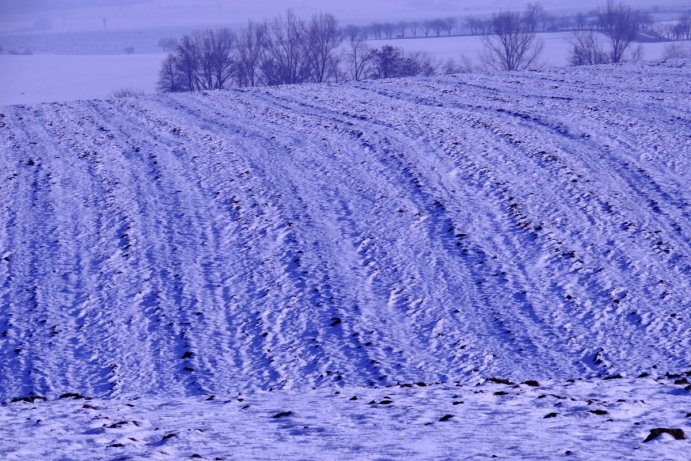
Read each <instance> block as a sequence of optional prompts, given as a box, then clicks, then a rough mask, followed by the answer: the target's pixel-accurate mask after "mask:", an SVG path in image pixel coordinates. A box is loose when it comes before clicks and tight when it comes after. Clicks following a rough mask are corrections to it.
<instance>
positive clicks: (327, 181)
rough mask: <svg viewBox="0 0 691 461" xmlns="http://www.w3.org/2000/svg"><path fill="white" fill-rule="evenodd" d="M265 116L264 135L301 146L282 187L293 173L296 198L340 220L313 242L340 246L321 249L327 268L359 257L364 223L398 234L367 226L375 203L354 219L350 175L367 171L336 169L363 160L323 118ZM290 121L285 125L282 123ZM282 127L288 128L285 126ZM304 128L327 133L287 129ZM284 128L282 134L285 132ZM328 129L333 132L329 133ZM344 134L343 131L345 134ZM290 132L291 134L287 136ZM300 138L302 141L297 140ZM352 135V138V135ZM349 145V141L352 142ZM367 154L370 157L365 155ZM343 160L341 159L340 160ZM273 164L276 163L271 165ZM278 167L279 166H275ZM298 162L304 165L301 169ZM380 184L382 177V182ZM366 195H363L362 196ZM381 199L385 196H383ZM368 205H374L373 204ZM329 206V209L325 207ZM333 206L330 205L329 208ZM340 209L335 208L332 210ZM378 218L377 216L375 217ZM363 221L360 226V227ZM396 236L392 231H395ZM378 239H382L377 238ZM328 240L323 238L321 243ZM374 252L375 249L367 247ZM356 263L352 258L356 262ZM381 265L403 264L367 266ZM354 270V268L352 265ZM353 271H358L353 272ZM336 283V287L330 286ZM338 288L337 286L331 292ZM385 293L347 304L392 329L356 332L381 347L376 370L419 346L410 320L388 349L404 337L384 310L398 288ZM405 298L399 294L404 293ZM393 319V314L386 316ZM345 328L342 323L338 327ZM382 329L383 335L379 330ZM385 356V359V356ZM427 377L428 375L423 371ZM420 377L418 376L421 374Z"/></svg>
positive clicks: (339, 272)
mask: <svg viewBox="0 0 691 461" xmlns="http://www.w3.org/2000/svg"><path fill="white" fill-rule="evenodd" d="M260 106H261V103H260V102H259V101H252V107H260ZM262 111H268V112H262V113H263V114H264V115H266V114H267V113H268V114H270V116H268V117H266V119H267V120H270V121H271V122H266V123H264V124H261V127H260V128H259V131H260V133H269V134H271V135H272V137H276V138H277V139H283V141H282V142H283V143H284V144H285V145H294V146H297V148H294V149H290V151H289V152H288V154H287V155H285V156H283V157H282V158H283V159H288V162H284V166H283V167H282V168H273V171H275V172H278V173H280V174H278V175H277V174H274V176H275V179H274V181H276V182H277V183H280V182H281V177H280V176H284V175H286V173H288V172H290V173H289V174H290V176H291V177H293V178H294V179H293V180H292V186H290V187H291V188H293V187H295V186H297V187H299V188H301V189H303V190H304V191H305V192H303V193H301V194H295V196H297V197H307V198H310V197H318V198H319V200H318V202H317V203H314V204H311V205H309V206H310V207H312V208H314V207H319V208H320V210H319V211H318V214H319V215H320V216H329V215H333V214H334V212H335V213H336V217H335V218H332V219H330V220H325V219H323V218H322V219H321V220H320V221H322V222H323V225H322V226H321V227H323V228H324V229H318V230H317V233H315V236H314V238H316V237H318V235H319V234H320V233H322V234H324V233H325V234H326V235H329V236H331V238H329V239H326V241H327V242H331V243H332V246H337V247H338V249H337V250H335V251H334V250H333V249H332V248H330V247H328V246H322V247H323V248H321V249H320V250H318V251H317V253H316V254H317V255H320V259H322V260H323V259H326V260H327V262H328V264H331V265H333V261H338V260H339V259H342V258H343V255H344V253H346V254H348V253H349V254H351V255H352V256H353V257H355V258H357V257H358V255H357V253H358V247H361V246H362V242H363V232H364V231H361V230H358V229H357V228H358V227H362V223H364V224H365V229H369V232H368V233H371V232H372V229H377V230H378V232H376V233H382V234H385V235H388V234H390V233H395V231H394V230H390V229H387V228H386V227H387V226H386V225H385V224H383V223H381V222H377V223H372V222H371V219H370V222H368V221H367V219H368V218H370V212H371V211H375V210H376V207H377V205H376V203H373V204H372V205H373V206H374V207H375V209H374V210H372V209H370V208H368V209H367V210H366V213H367V214H366V215H365V216H363V217H362V218H361V219H355V218H354V216H352V215H354V214H357V213H360V212H361V211H360V210H358V208H359V207H358V203H352V198H350V197H347V195H351V196H352V192H353V189H355V190H358V189H359V187H361V186H358V185H356V184H355V181H353V180H352V177H350V175H349V172H351V174H352V173H355V172H357V174H358V179H359V180H361V181H362V179H364V178H362V174H361V173H362V171H358V169H361V168H362V166H361V165H359V163H360V162H352V163H353V164H351V165H341V164H333V163H332V162H333V161H334V160H336V159H337V158H338V156H339V155H341V156H342V158H347V159H349V160H357V159H358V158H361V157H360V155H358V154H357V153H355V152H353V150H352V148H350V147H349V150H348V152H347V153H346V154H345V155H344V154H343V152H340V153H339V151H343V146H342V144H341V141H340V140H339V139H338V138H330V137H329V136H326V135H327V133H328V131H331V132H333V128H334V127H331V126H329V125H328V124H327V125H324V126H323V127H322V126H319V124H320V121H319V120H318V119H313V118H312V117H310V118H309V119H305V118H304V117H299V120H298V119H296V117H294V116H292V115H291V114H289V113H285V112H283V111H276V110H275V108H273V107H272V105H269V106H267V107H264V108H262ZM284 118H285V120H283V119H284ZM282 125H285V126H283V127H282ZM302 125H305V126H307V125H311V126H313V129H314V130H315V132H317V133H320V132H322V131H321V130H322V129H323V130H324V132H322V135H324V136H322V135H319V136H317V137H316V139H314V137H304V136H302V135H297V134H293V132H292V131H291V130H288V128H289V127H291V126H293V127H299V126H302ZM281 127H282V128H283V129H280V128H281ZM327 130H328V131H327ZM341 131H343V130H341ZM298 132H300V133H301V132H302V130H300V129H298ZM287 133H290V134H288V135H287ZM298 136H299V139H298ZM347 136H348V135H347ZM330 139H333V141H331V142H330V141H329V140H330ZM347 140H349V139H347ZM365 154H366V153H365ZM325 160H329V162H328V163H327V162H325ZM339 160H341V159H339ZM271 161H274V160H271ZM274 162H275V161H274ZM297 162H300V163H299V164H297ZM332 165H333V167H332V168H328V167H329V166H332ZM268 166H269V165H267V170H266V171H267V174H272V173H270V172H269V169H268ZM343 177H345V180H347V181H348V183H347V185H346V186H345V187H343V186H340V185H339V184H338V183H339V182H340V181H341V178H343ZM379 179H380V178H379ZM362 183H363V184H364V185H366V186H368V187H370V186H374V187H376V186H377V182H375V181H372V182H369V181H362ZM335 185H338V186H340V187H337V188H335V187H334V186H335ZM361 193H362V192H361ZM386 193H391V191H390V190H388V191H386V190H382V191H381V192H378V191H374V190H369V191H368V193H365V194H363V197H362V198H363V199H367V198H368V195H369V196H370V197H372V196H374V197H376V196H382V197H384V198H386V195H384V194H386ZM380 194H382V195H380ZM324 198H327V200H324ZM368 201H369V200H368ZM325 204H326V205H327V206H326V207H325V206H324V205H325ZM329 205H330V206H329ZM333 205H336V206H333ZM373 214H374V213H373ZM358 221H359V222H360V224H357V223H358ZM340 223H346V224H347V226H345V227H343V225H342V224H340ZM334 225H335V226H337V227H338V228H339V231H338V232H332V231H331V229H330V228H332V227H333V226H334ZM390 231H391V232H390ZM349 234H350V236H351V239H352V240H351V242H352V243H350V244H349V245H340V244H339V243H338V242H340V241H341V240H342V239H343V236H348V235H349ZM375 237H379V236H375ZM390 238H391V239H394V237H393V236H391V237H390ZM322 239H323V238H322ZM368 240H369V242H370V243H371V242H372V241H373V238H372V237H368ZM315 242H317V243H318V240H315ZM368 246H369V247H370V249H371V247H372V245H368ZM369 257H370V258H372V256H371V251H370V255H369ZM351 261H352V258H351ZM373 263H374V264H377V265H378V266H386V267H387V268H386V271H389V272H390V271H397V266H399V265H401V264H398V261H387V260H386V259H383V258H382V257H374V258H372V261H371V263H368V265H371V264H373ZM362 266H363V264H362V263H359V264H357V265H355V267H354V269H356V270H359V271H360V270H361V269H362ZM351 267H352V266H351ZM350 270H353V269H350ZM329 272H330V273H332V274H334V275H331V276H330V279H332V280H333V279H334V278H336V279H337V280H338V279H339V278H344V279H346V280H347V281H348V282H349V285H350V284H360V283H361V280H369V279H371V277H362V278H353V277H352V275H349V273H348V272H349V271H344V270H343V269H342V268H334V269H331V270H329ZM378 278H379V279H381V278H382V275H381V274H379V275H378ZM400 279H401V275H398V274H394V276H393V277H392V280H394V281H395V280H400ZM330 283H333V282H330ZM336 283H337V286H336V288H340V289H339V290H337V291H336V293H343V294H344V295H348V293H347V290H353V287H352V286H345V287H342V288H341V287H339V286H338V285H342V282H341V283H340V284H339V283H338V281H337V282H336ZM368 284H369V283H367V284H365V287H364V288H365V292H371V290H370V289H368V288H367V285H368ZM332 288H333V287H332ZM381 291H382V292H381V293H379V296H378V299H376V298H373V297H372V296H371V295H372V293H369V295H368V297H367V298H365V299H356V300H354V301H349V302H348V304H350V303H352V304H353V306H354V308H355V309H357V310H358V311H362V310H363V309H364V312H363V314H364V315H365V316H369V315H371V314H370V312H369V311H371V310H373V308H374V310H375V311H381V312H377V313H376V314H375V315H377V316H379V318H380V320H379V321H377V322H372V321H369V323H370V325H373V324H381V325H387V328H385V329H384V331H379V332H376V331H369V332H368V331H365V332H362V331H356V332H355V333H356V334H357V337H358V338H359V340H358V341H359V343H360V344H359V345H358V346H357V347H358V348H361V347H362V343H363V342H364V344H365V347H367V348H370V349H374V350H375V351H376V349H377V348H378V347H381V348H382V349H384V350H382V349H380V350H379V351H377V352H375V354H376V357H375V358H372V359H370V361H371V362H372V363H373V364H377V366H381V365H378V364H380V363H386V362H387V361H386V356H387V355H388V356H389V358H388V361H391V358H390V355H391V353H396V354H399V355H401V354H404V351H402V350H396V351H395V352H394V349H400V348H401V346H403V345H405V343H406V342H411V341H414V336H413V335H412V334H411V333H412V332H411V331H409V330H410V328H409V325H407V323H408V321H409V320H408V319H406V321H405V322H403V323H405V324H406V326H408V328H404V329H403V331H404V332H406V331H407V332H408V334H407V335H406V334H405V333H404V335H403V336H407V337H408V339H407V340H406V339H404V338H400V339H398V340H397V342H396V343H395V344H394V346H395V347H392V346H386V345H385V344H386V343H387V342H388V343H390V342H391V339H392V336H391V335H392V334H393V333H395V332H397V331H398V332H399V333H398V334H399V335H400V334H401V333H400V331H401V328H400V327H396V325H399V324H400V323H401V322H394V321H393V320H394V318H395V317H391V314H388V313H387V312H385V311H383V309H385V308H387V307H386V305H387V304H390V301H391V294H392V291H393V289H392V288H391V287H390V286H388V287H387V286H385V287H384V289H383V290H381ZM399 294H400V293H399ZM387 314H388V315H387ZM344 315H345V317H332V319H334V318H335V319H338V320H339V321H340V320H341V319H343V322H344V323H343V325H342V328H343V329H347V328H348V325H349V324H351V323H353V319H352V313H350V312H348V311H347V310H346V311H345V312H344ZM339 325H340V324H339ZM388 325H392V327H388ZM365 326H366V324H363V327H365ZM379 330H382V328H381V327H380V328H379ZM353 334H354V333H351V334H350V335H351V337H352V336H353ZM373 334H376V335H377V336H378V337H374V338H373V337H372V335H373ZM412 346H414V345H413V344H410V345H408V347H411V348H413V347H412ZM382 356H383V357H382ZM404 358H405V357H401V358H400V359H397V360H395V361H394V364H395V365H394V366H393V367H392V368H390V369H387V370H382V372H381V376H379V379H378V381H379V382H380V383H382V382H385V381H387V380H390V379H396V378H397V379H399V380H400V379H403V378H404V376H401V373H402V372H401V371H399V370H397V369H396V368H399V369H401V368H402V369H404V370H405V368H407V367H403V365H402V363H401V362H403V359H404ZM419 360H420V359H419V358H418V359H417V360H415V363H419ZM422 372H424V370H423V371H422ZM418 376H419V375H418Z"/></svg>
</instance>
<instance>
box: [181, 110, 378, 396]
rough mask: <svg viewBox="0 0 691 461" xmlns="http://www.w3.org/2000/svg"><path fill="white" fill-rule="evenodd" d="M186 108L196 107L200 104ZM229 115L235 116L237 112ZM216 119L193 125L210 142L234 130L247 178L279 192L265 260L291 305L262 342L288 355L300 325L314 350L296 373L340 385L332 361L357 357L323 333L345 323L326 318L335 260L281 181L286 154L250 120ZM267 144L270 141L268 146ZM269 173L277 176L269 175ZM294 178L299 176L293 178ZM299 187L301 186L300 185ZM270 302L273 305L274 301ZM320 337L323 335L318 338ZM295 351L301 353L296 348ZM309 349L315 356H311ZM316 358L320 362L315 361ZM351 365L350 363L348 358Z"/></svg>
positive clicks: (288, 184)
mask: <svg viewBox="0 0 691 461" xmlns="http://www.w3.org/2000/svg"><path fill="white" fill-rule="evenodd" d="M186 102H187V103H192V102H194V103H197V104H202V103H203V102H204V100H203V99H198V100H195V101H186ZM195 106H196V105H195ZM235 115H236V116H237V112H235ZM216 116H217V118H214V119H211V120H208V119H203V120H201V121H198V122H197V123H202V124H203V125H204V127H205V129H207V130H211V131H213V132H214V134H215V135H216V136H220V137H223V136H224V134H226V133H228V132H231V133H237V132H238V130H240V132H241V134H242V136H241V137H240V138H239V139H238V138H233V142H234V143H235V144H236V147H241V148H240V149H239V150H241V151H243V152H251V153H252V155H251V157H250V158H248V159H247V161H248V162H251V167H252V170H253V172H255V173H256V175H257V176H258V177H260V178H266V179H263V180H264V181H266V185H263V186H260V187H271V188H272V189H277V190H280V191H282V193H281V195H280V196H276V197H275V204H276V206H277V208H278V214H279V215H280V216H281V218H280V219H278V221H279V222H278V223H276V224H275V229H276V230H277V231H278V236H277V243H279V244H280V245H278V246H277V247H276V248H272V249H271V251H273V254H272V255H270V259H274V260H277V261H282V264H284V269H282V271H283V274H281V273H280V271H279V273H277V274H275V275H274V277H275V280H276V281H277V282H278V283H279V286H282V284H283V283H284V281H285V277H288V278H291V279H293V280H294V281H293V282H291V283H294V284H295V286H296V288H297V289H293V290H292V291H288V292H287V293H284V297H285V298H287V299H290V300H291V301H290V303H291V305H290V306H287V307H286V308H284V309H279V310H278V312H277V314H278V316H277V318H276V319H268V323H270V324H271V325H273V331H272V334H270V335H267V336H268V340H270V341H274V343H272V344H270V345H271V350H272V351H273V353H274V354H275V353H276V351H283V352H287V350H288V349H294V348H295V347H296V345H294V344H283V343H286V342H288V343H289V342H290V333H287V332H294V330H295V326H294V325H295V324H298V325H301V326H300V327H299V328H298V332H299V331H304V332H305V335H309V336H310V338H305V340H309V341H312V342H314V344H310V345H308V349H309V350H308V355H307V357H306V358H303V359H301V360H300V361H301V362H303V363H305V362H306V363H309V362H315V360H316V362H315V363H314V364H312V365H309V364H308V365H306V366H305V369H304V370H303V372H302V373H303V374H309V373H314V372H315V370H317V371H319V372H320V375H321V376H333V379H335V380H338V381H340V380H341V379H342V378H343V375H344V373H342V372H339V371H338V370H334V369H333V364H334V363H336V364H338V363H339V362H341V363H342V362H344V361H345V360H344V358H343V357H341V358H340V360H339V359H338V356H343V354H346V355H348V354H351V353H352V354H353V355H354V356H357V355H358V354H357V353H355V351H354V349H355V348H354V347H351V348H348V347H347V346H346V351H342V350H340V347H343V345H342V344H341V342H340V341H337V340H333V339H330V338H329V336H330V334H331V333H334V332H338V331H340V328H333V327H329V323H332V322H333V321H334V320H335V319H339V320H340V319H341V318H343V320H345V318H346V317H344V316H343V315H341V316H340V317H339V316H337V314H335V313H334V312H331V313H329V310H330V309H333V308H334V305H335V304H336V303H337V301H338V302H342V300H340V299H338V296H337V293H335V292H334V289H335V288H336V287H335V285H336V284H337V276H336V275H335V274H334V273H333V270H331V268H330V267H329V263H330V261H331V260H335V259H336V258H330V257H329V256H330V254H329V253H330V251H329V249H328V248H320V245H321V244H320V242H319V237H320V235H323V233H322V232H321V231H315V230H314V229H312V224H313V223H315V222H318V220H315V219H313V218H312V215H311V213H312V210H311V208H310V207H311V206H312V204H307V203H305V202H304V201H303V200H302V197H303V196H304V194H301V193H300V191H299V190H298V182H296V181H286V178H285V175H286V173H287V171H289V170H290V169H292V165H291V163H290V162H288V163H285V162H282V160H286V159H288V158H289V156H290V153H288V152H286V151H285V150H283V149H284V147H282V145H281V142H280V140H279V139H276V136H274V135H273V133H272V132H271V131H268V132H267V131H266V129H265V128H261V130H257V129H256V128H255V127H254V123H255V121H254V120H252V116H251V115H247V114H245V115H244V117H243V119H242V124H241V125H234V124H232V123H230V122H231V120H232V119H231V118H229V117H227V116H226V114H220V113H217V114H216ZM221 121H222V122H221ZM211 127H214V128H213V129H212V128H211ZM270 138H273V139H271V140H270ZM274 171H275V172H277V173H278V174H275V173H273V172H274ZM302 174H304V172H303V173H302ZM296 176H299V174H298V173H296ZM299 184H300V185H302V182H299ZM278 186H283V187H278ZM261 193H262V194H263V195H269V196H272V195H274V194H272V193H271V192H268V191H261ZM310 234H311V235H310ZM286 247H287V249H286ZM255 251H256V250H255ZM273 302H277V301H275V300H274V301H273ZM306 309H311V310H313V311H314V313H313V314H310V313H309V312H305V310H306ZM305 321H307V324H305ZM334 326H337V325H334ZM283 330H286V331H283ZM325 331H326V333H324V332H325ZM346 344H347V342H346ZM336 345H340V346H339V348H334V346H336ZM298 346H300V347H301V348H302V347H304V346H303V345H299V344H298ZM311 349H317V350H314V351H312V350H311ZM319 349H326V351H327V353H326V354H324V353H323V352H322V353H320V352H319ZM279 353H280V352H279ZM322 355H325V357H320V356H322ZM310 357H311V358H310ZM286 359H288V358H286ZM351 360H354V359H353V358H351ZM276 361H277V362H282V363H285V362H286V361H288V362H289V361H290V360H284V359H283V358H282V357H278V358H277V359H276ZM355 361H357V360H355ZM360 361H361V362H363V361H364V360H363V359H361V360H360ZM329 363H331V364H332V365H329ZM365 369H366V368H365ZM284 374H289V373H284ZM359 379H362V377H360V378H359ZM291 384H292V383H291Z"/></svg>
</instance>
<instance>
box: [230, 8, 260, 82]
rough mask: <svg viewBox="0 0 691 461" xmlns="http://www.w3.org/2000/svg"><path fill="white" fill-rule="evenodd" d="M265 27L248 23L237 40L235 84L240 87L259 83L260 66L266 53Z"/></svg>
mask: <svg viewBox="0 0 691 461" xmlns="http://www.w3.org/2000/svg"><path fill="white" fill-rule="evenodd" d="M266 34H267V25H266V24H265V23H254V22H251V21H250V22H249V23H248V24H247V26H246V27H245V28H244V29H242V30H241V31H240V33H239V35H238V40H237V49H238V53H237V72H236V77H237V82H238V84H239V85H240V86H257V85H259V83H260V71H261V64H262V62H263V60H264V55H265V53H266V47H265V45H266Z"/></svg>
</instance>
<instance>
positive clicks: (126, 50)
mask: <svg viewBox="0 0 691 461" xmlns="http://www.w3.org/2000/svg"><path fill="white" fill-rule="evenodd" d="M122 51H124V52H125V54H134V47H133V46H128V47H127V48H125V49H124V50H122Z"/></svg>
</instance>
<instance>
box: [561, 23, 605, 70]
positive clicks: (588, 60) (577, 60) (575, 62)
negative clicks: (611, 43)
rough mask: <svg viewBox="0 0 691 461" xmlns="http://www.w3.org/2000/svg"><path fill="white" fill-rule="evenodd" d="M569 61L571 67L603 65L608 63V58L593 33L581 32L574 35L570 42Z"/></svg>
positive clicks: (589, 31)
mask: <svg viewBox="0 0 691 461" xmlns="http://www.w3.org/2000/svg"><path fill="white" fill-rule="evenodd" d="M570 61H571V65H572V66H583V65H589V64H604V63H607V62H609V57H608V56H607V53H606V52H605V50H604V48H603V47H602V44H601V43H600V41H599V40H598V39H597V36H596V34H595V32H593V31H592V30H588V31H583V30H582V31H577V32H576V33H574V36H573V39H572V40H571V57H570Z"/></svg>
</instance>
